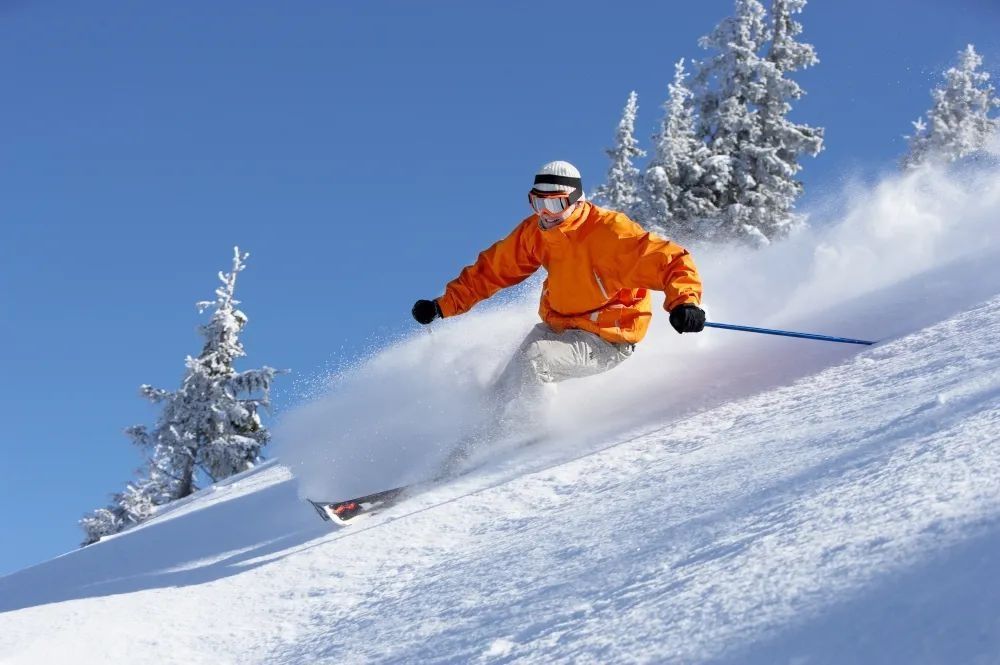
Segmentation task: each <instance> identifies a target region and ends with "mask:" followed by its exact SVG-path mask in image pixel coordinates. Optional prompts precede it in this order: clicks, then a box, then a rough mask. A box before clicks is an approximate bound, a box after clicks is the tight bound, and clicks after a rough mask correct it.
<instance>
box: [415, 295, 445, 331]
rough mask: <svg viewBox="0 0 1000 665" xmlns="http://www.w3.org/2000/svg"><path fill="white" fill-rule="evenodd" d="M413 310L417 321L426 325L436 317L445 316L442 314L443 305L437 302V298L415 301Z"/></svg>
mask: <svg viewBox="0 0 1000 665" xmlns="http://www.w3.org/2000/svg"><path fill="white" fill-rule="evenodd" d="M412 312H413V318H415V319H416V320H417V323H419V324H421V325H424V326H426V325H427V324H428V323H430V322H431V321H433V320H434V319H438V318H443V317H444V315H443V314H441V306H440V305H438V304H437V300H418V301H417V302H415V303H413V310H412Z"/></svg>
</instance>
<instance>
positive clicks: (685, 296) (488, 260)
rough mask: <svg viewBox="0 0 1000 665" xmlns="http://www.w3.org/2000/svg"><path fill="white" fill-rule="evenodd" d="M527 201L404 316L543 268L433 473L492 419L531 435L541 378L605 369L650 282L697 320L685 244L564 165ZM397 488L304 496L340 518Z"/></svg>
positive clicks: (644, 314) (679, 312) (464, 305)
mask: <svg viewBox="0 0 1000 665" xmlns="http://www.w3.org/2000/svg"><path fill="white" fill-rule="evenodd" d="M528 202H529V203H530V204H531V207H532V209H533V210H534V214H533V215H531V216H530V217H528V218H527V219H525V220H524V221H522V222H521V223H520V224H518V226H517V228H515V229H514V231H513V232H512V233H511V234H510V235H509V236H507V237H506V238H504V239H503V240H501V241H500V242H498V243H496V244H494V245H493V246H492V247H490V248H489V249H487V250H486V251H484V252H482V253H481V254H480V255H479V258H478V259H477V260H476V262H475V263H474V264H472V265H471V266H468V267H466V268H465V269H463V270H462V273H461V274H460V275H459V276H458V277H457V278H456V279H454V280H453V281H451V282H450V283H449V284H448V286H447V287H446V288H445V292H444V295H443V296H441V297H440V298H437V299H435V300H418V301H417V302H416V303H415V304H414V305H413V318H414V319H416V320H417V321H418V322H419V323H421V324H424V325H427V324H429V323H431V322H432V321H434V320H435V319H438V318H444V317H449V316H457V315H459V314H464V313H465V312H467V311H469V310H470V309H472V308H473V306H475V305H476V303H478V302H480V301H482V300H486V299H487V298H489V297H490V296H492V295H493V294H494V293H496V292H497V291H499V290H500V289H503V288H505V287H508V286H514V285H515V284H518V283H519V282H522V281H524V280H525V279H527V278H528V277H529V276H531V275H532V274H533V273H534V272H535V271H536V270H538V269H539V268H540V267H542V266H544V267H545V269H546V270H547V271H548V277H547V278H546V279H545V283H544V284H543V286H542V302H541V306H540V307H539V310H538V313H539V315H540V316H541V318H542V323H539V324H538V325H536V326H535V327H534V328H533V329H532V330H531V332H529V333H528V336H527V337H526V338H525V339H524V341H523V342H522V343H521V346H520V347H519V348H518V350H517V352H516V353H515V354H514V356H513V358H511V359H510V361H509V362H508V363H507V366H506V368H505V369H504V370H503V372H502V373H501V375H500V378H499V379H497V381H496V383H495V384H494V386H493V395H492V396H493V399H494V407H495V408H494V411H493V413H492V414H490V415H491V416H492V417H491V418H488V419H487V421H486V422H485V423H484V424H483V425H482V426H481V427H480V428H479V431H478V432H476V433H473V435H472V436H471V437H469V438H468V439H466V440H465V441H463V442H462V443H461V444H460V445H459V447H458V448H456V449H455V450H454V451H453V452H452V454H451V456H450V457H449V459H448V460H447V461H446V463H445V467H444V469H442V476H444V475H448V474H449V473H451V472H453V471H454V470H455V468H456V466H457V465H458V464H460V463H461V462H462V461H463V460H464V459H465V458H466V456H467V455H468V454H469V453H470V452H471V450H470V448H471V447H472V446H474V445H475V444H477V443H478V442H479V441H480V440H481V438H482V437H484V436H485V437H488V438H490V440H495V439H496V430H497V429H498V428H503V429H504V430H506V432H505V433H507V434H509V433H510V430H511V429H512V428H511V424H512V423H516V424H517V425H520V426H521V427H522V428H525V429H527V430H528V432H527V433H528V434H529V437H530V436H531V434H532V430H533V429H534V428H536V427H537V425H538V422H537V420H538V416H539V415H541V413H542V412H544V402H545V399H544V397H545V392H546V391H545V388H546V387H547V386H552V385H553V384H555V383H557V382H559V381H565V380H567V379H574V378H581V377H585V376H592V375H594V374H599V373H601V372H606V371H608V370H610V369H612V368H614V367H616V366H618V365H619V364H620V363H622V362H623V361H625V360H626V359H627V358H629V357H630V356H631V355H632V352H633V351H634V350H635V345H636V344H637V343H638V342H640V341H641V340H642V338H643V337H644V336H645V335H646V330H647V329H648V328H649V321H650V318H651V317H652V315H653V308H652V298H651V295H650V291H651V290H655V291H663V292H665V293H666V296H667V298H666V302H665V304H664V306H665V307H666V309H667V311H668V312H670V324H671V325H672V326H673V327H674V329H675V330H677V332H678V333H686V332H701V330H703V329H704V327H705V312H704V311H703V310H702V309H701V308H700V307H699V306H698V305H699V303H700V302H701V279H700V278H699V277H698V271H697V269H696V268H695V266H694V261H693V260H692V259H691V255H690V254H689V253H688V251H687V250H686V249H684V248H683V247H681V246H679V245H677V244H675V243H673V242H670V241H669V240H665V239H663V238H660V237H658V236H655V235H653V234H651V233H648V232H647V231H644V230H643V229H642V227H640V226H639V225H638V224H636V223H635V222H633V221H632V220H631V219H629V218H628V217H627V216H626V215H624V214H622V213H620V212H615V211H613V210H605V209H603V208H600V207H598V206H596V205H594V204H593V203H591V202H589V201H587V197H586V196H585V195H584V191H583V182H582V180H581V178H580V172H579V171H578V170H577V169H576V167H575V166H573V165H572V164H570V163H568V162H549V163H548V164H546V165H545V166H543V167H542V168H541V170H539V171H538V173H537V174H536V175H535V183H534V186H533V187H532V189H531V191H530V192H528ZM529 440H530V438H529ZM407 490H408V488H407V487H397V488H393V489H390V490H385V491H383V492H376V493H375V494H371V495H368V496H363V497H359V498H357V499H350V500H348V501H342V502H339V503H329V504H323V503H318V502H315V501H313V502H311V503H312V505H313V507H314V508H316V510H317V511H318V512H319V514H320V516H322V517H323V519H327V520H336V521H338V522H340V523H341V524H344V523H347V521H348V520H351V519H352V518H354V517H355V516H356V515H358V514H360V513H362V512H365V511H366V510H367V509H366V506H369V507H370V506H377V505H392V503H393V502H394V501H397V500H398V499H399V498H400V497H402V496H404V495H405V493H406V491H407ZM369 512H371V511H369Z"/></svg>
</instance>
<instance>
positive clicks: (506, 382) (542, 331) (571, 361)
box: [494, 323, 635, 411]
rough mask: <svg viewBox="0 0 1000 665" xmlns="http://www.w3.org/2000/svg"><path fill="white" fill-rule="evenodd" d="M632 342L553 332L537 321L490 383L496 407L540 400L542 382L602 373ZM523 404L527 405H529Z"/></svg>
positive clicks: (622, 357)
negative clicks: (504, 366)
mask: <svg viewBox="0 0 1000 665" xmlns="http://www.w3.org/2000/svg"><path fill="white" fill-rule="evenodd" d="M634 349H635V345H633V344H612V343H611V342H608V341H606V340H604V339H602V338H601V337H599V336H597V335H595V334H593V333H590V332H587V331H585V330H566V331H564V332H561V333H559V332H556V331H555V330H553V329H552V328H550V327H548V326H547V325H546V324H544V323H539V324H538V325H536V326H535V327H534V328H532V329H531V332H530V333H528V336H527V337H525V338H524V341H523V342H522V343H521V346H520V347H518V349H517V351H516V352H515V353H514V356H513V357H512V358H511V360H510V362H509V363H507V367H506V369H504V371H503V373H502V374H501V375H500V378H499V379H497V382H496V384H495V386H494V398H495V400H496V405H497V407H498V408H499V409H500V410H501V411H503V410H507V409H508V407H510V406H513V405H514V403H521V402H530V401H532V400H536V399H538V400H541V401H544V388H545V385H546V384H552V383H558V382H560V381H565V380H567V379H579V378H583V377H586V376H592V375H594V374H600V373H602V372H606V371H608V370H609V369H612V368H614V367H616V366H618V365H619V364H620V363H621V362H623V361H624V360H625V359H627V358H628V357H629V356H631V355H632V352H633V350H634ZM523 406H526V407H529V410H530V404H524V405H523Z"/></svg>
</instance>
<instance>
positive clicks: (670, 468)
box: [0, 298, 1000, 663]
mask: <svg viewBox="0 0 1000 665" xmlns="http://www.w3.org/2000/svg"><path fill="white" fill-rule="evenodd" d="M998 340H1000V298H994V299H992V300H990V301H988V302H987V303H985V304H983V305H981V306H978V307H975V308H972V309H970V310H969V311H967V312H965V313H962V314H960V315H959V316H957V317H954V318H951V319H949V320H947V321H945V322H942V323H940V324H937V325H934V326H932V327H929V328H927V329H925V330H922V331H919V332H917V333H915V334H912V335H909V336H905V337H903V338H901V339H898V340H896V341H894V342H891V343H888V344H886V345H884V346H880V347H876V348H874V349H871V350H867V351H864V352H862V353H860V354H859V355H857V356H855V357H853V358H851V359H849V360H848V361H847V362H844V363H841V364H839V365H836V366H833V367H830V368H828V369H826V370H824V371H821V372H819V373H817V374H815V375H813V376H809V377H807V378H804V379H802V380H800V381H798V382H796V383H794V384H792V385H789V386H786V387H781V388H777V389H774V390H770V391H767V392H764V393H761V394H759V395H756V396H753V397H750V398H747V399H743V400H737V401H734V402H731V403H728V404H724V405H722V406H720V407H718V408H715V409H712V410H709V411H706V412H703V413H700V414H698V415H695V416H693V417H690V418H687V419H684V420H681V421H678V422H664V423H661V424H660V425H659V426H656V427H653V428H652V429H650V430H649V431H646V432H633V433H630V434H629V435H628V436H623V437H621V439H620V441H619V442H618V443H617V444H615V445H611V446H610V447H607V448H605V449H603V450H599V451H596V452H593V453H591V454H587V455H584V456H582V457H579V458H577V459H573V460H568V461H564V462H562V463H560V464H557V465H554V466H551V467H550V468H545V469H541V470H537V471H535V472H532V473H526V474H524V475H520V476H517V477H514V478H508V476H509V475H510V471H511V469H510V468H505V465H504V464H498V465H496V467H495V468H494V469H492V470H491V471H489V472H484V473H483V474H480V475H478V476H476V477H473V478H467V479H465V480H463V481H462V482H458V483H455V484H453V485H450V486H446V487H442V488H439V489H437V490H435V491H434V492H432V493H430V494H428V495H424V496H421V497H418V498H415V499H413V500H412V501H410V502H407V503H404V504H402V505H399V506H397V507H396V508H394V509H392V510H391V511H388V512H387V513H385V514H383V515H381V516H377V517H375V518H372V520H370V521H369V522H368V523H367V524H366V525H365V526H363V527H362V526H361V525H359V526H358V528H350V529H345V530H341V531H336V532H330V531H328V530H326V529H325V527H324V526H323V525H321V524H320V523H319V522H318V521H316V520H315V517H313V516H312V515H310V514H309V513H308V511H307V510H305V507H304V506H303V505H302V504H301V503H300V502H299V500H298V498H297V496H296V491H295V487H294V481H293V480H292V479H291V477H290V475H289V473H288V472H287V470H286V469H285V468H283V467H282V466H279V465H277V464H272V465H270V466H267V467H265V468H262V469H260V470H258V471H256V472H254V473H251V474H249V475H247V476H245V477H243V478H240V479H237V480H236V481H234V482H232V483H230V484H227V485H225V486H222V487H220V488H217V489H216V490H215V491H210V492H207V493H205V494H204V495H202V496H200V497H197V498H196V499H194V500H192V501H189V502H187V504H186V505H181V506H179V507H177V508H176V509H174V510H172V511H170V512H169V513H167V514H165V515H163V516H162V517H160V518H158V519H157V520H154V521H153V522H151V523H149V524H147V525H145V526H144V527H143V528H141V529H137V530H135V531H133V532H130V533H126V534H123V535H121V536H119V537H117V538H113V539H110V540H107V541H105V542H102V543H100V544H98V545H96V546H94V547H91V548H87V549H84V550H81V551H78V552H74V553H71V554H69V555H66V556H64V557H61V558H58V559H55V560H53V561H50V562H48V563H45V564H42V565H41V566H37V567H35V568H31V569H28V570H26V571H23V572H20V573H17V574H15V575H11V576H8V577H5V578H2V579H0V610H2V611H4V613H3V614H0V662H4V663H7V662H10V663H36V662H94V663H105V662H124V661H125V660H126V659H139V660H141V661H150V662H183V663H198V662H206V663H208V662H232V663H248V662H261V663H263V662H273V663H313V662H330V663H347V662H506V661H510V660H517V661H519V662H538V663H547V662H554V661H562V662H569V661H573V662H633V661H634V662H695V661H723V662H759V663H774V662H801V663H814V662H820V663H843V662H909V663H912V662H927V663H943V662H990V663H991V662H1000V621H998V617H1000V563H997V561H996V558H995V556H994V555H995V552H996V551H997V548H998V546H1000V449H998V447H997V442H998V441H1000V344H998ZM543 452H544V451H543ZM544 456H545V455H544V454H541V455H540V457H544ZM536 459H537V457H536ZM512 464H514V462H512ZM520 471H523V469H520V470H519V472H520ZM505 474H507V475H505Z"/></svg>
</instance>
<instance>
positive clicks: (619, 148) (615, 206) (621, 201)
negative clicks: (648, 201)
mask: <svg viewBox="0 0 1000 665" xmlns="http://www.w3.org/2000/svg"><path fill="white" fill-rule="evenodd" d="M638 110H639V95H637V94H636V92H635V91H634V90H633V91H632V92H630V93H629V96H628V101H627V102H625V110H624V111H623V112H622V118H621V120H620V121H619V122H618V130H617V131H616V132H615V145H614V147H613V148H609V149H608V150H605V152H606V153H607V154H608V157H610V158H611V166H610V167H609V168H608V178H607V180H606V181H605V182H604V184H603V185H601V186H600V187H598V188H597V189H596V190H595V191H594V201H595V202H597V203H598V204H600V205H603V206H607V207H608V208H611V209H612V210H618V211H620V212H624V213H625V214H627V215H632V214H634V213H635V211H636V208H637V206H638V205H639V192H638V189H639V169H638V168H636V167H635V165H634V164H633V163H632V160H634V159H635V158H636V157H643V156H645V154H646V153H645V152H644V151H642V150H640V149H639V142H638V141H636V139H635V117H636V113H637V112H638Z"/></svg>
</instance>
